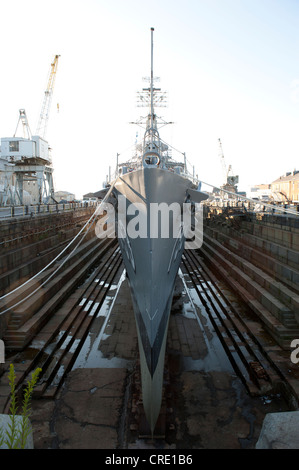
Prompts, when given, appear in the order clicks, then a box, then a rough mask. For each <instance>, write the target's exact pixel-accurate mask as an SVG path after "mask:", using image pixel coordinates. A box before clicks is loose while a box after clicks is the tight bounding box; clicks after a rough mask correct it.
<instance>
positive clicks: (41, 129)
mask: <svg viewBox="0 0 299 470" xmlns="http://www.w3.org/2000/svg"><path fill="white" fill-rule="evenodd" d="M59 57H60V55H55V57H54V60H53V62H52V63H51V67H50V72H49V76H48V80H47V87H46V90H45V95H44V100H43V104H42V109H41V113H40V116H39V121H38V124H37V129H36V135H39V136H40V137H42V138H43V139H44V138H45V136H46V131H47V125H48V120H49V113H50V107H51V100H52V95H53V89H54V83H55V78H56V72H57V66H58V58H59Z"/></svg>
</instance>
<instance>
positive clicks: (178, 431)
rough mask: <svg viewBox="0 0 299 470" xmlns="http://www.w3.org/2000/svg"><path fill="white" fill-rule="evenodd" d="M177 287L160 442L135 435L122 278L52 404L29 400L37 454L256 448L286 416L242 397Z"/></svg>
mask: <svg viewBox="0 0 299 470" xmlns="http://www.w3.org/2000/svg"><path fill="white" fill-rule="evenodd" d="M183 282H184V279H183V278H182V277H178V280H177V286H176V292H175V295H174V302H173V308H172V314H171V318H170V324H169V333H168V343H167V354H166V365H165V371H166V374H165V394H164V395H165V397H164V411H166V416H167V418H166V427H165V433H164V435H163V437H160V438H154V439H150V438H145V437H140V435H139V434H138V431H137V425H136V422H139V421H138V419H139V418H138V416H137V415H138V409H139V408H140V406H139V408H138V406H137V405H138V397H137V398H136V388H137V390H138V384H137V385H136V383H135V381H136V376H137V377H138V348H137V333H136V327H135V320H134V314H133V310H132V304H131V298H130V292H129V288H128V284H127V280H126V279H125V277H124V276H123V277H122V278H121V281H120V284H119V290H117V286H113V288H112V294H116V293H117V296H116V297H115V300H114V301H113V298H112V296H111V298H110V299H108V300H107V302H106V304H105V306H104V307H103V308H102V309H101V311H100V313H99V316H98V318H97V319H96V321H95V322H94V324H93V327H92V331H90V333H89V335H88V338H87V340H86V343H85V346H84V348H83V349H82V351H81V353H80V355H79V356H78V358H77V361H76V363H75V364H74V367H73V370H72V371H71V372H70V373H69V375H68V377H67V380H66V382H65V384H64V387H63V388H62V390H61V391H60V393H59V394H58V396H57V398H56V399H55V400H47V399H40V400H37V399H34V400H33V403H32V410H33V412H32V418H31V421H32V425H33V431H34V445H35V448H37V449H38V448H39V449H55V448H56V449H57V448H58V449H124V448H126V449H151V448H153V449H154V448H158V449H254V448H255V444H256V442H257V439H258V437H259V433H260V430H261V427H262V423H263V419H264V417H265V415H266V414H267V413H269V412H278V411H288V410H289V408H288V405H287V403H286V402H285V401H284V399H283V398H282V397H281V396H280V395H279V394H275V395H273V396H262V397H251V396H249V395H248V393H247V391H246V389H245V388H244V385H243V384H242V382H241V380H240V379H239V378H238V377H237V376H236V374H235V372H234V370H233V368H232V366H231V365H230V363H229V361H228V358H227V356H226V354H225V351H224V350H223V348H222V346H221V343H220V341H219V339H218V338H217V335H216V334H215V332H214V331H213V328H212V326H211V325H210V324H209V321H208V319H207V317H206V316H205V315H204V310H203V309H202V308H201V306H200V305H199V303H198V299H196V298H195V297H193V296H192V290H190V291H187V290H186V285H184V283H183ZM188 292H189V293H188ZM190 293H191V294H190ZM109 309H111V315H110V317H109V319H108V320H107V319H106V317H105V315H106V314H107V312H108V311H109ZM195 310H196V312H197V314H198V318H197V317H196V316H195ZM103 317H104V318H103ZM136 416H137V417H136Z"/></svg>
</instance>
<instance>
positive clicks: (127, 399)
mask: <svg viewBox="0 0 299 470" xmlns="http://www.w3.org/2000/svg"><path fill="white" fill-rule="evenodd" d="M89 216H90V211H88V210H87V209H86V212H84V211H82V212H75V211H74V212H72V213H69V214H67V215H66V214H64V215H62V214H52V215H51V217H50V216H49V215H48V216H47V217H48V219H46V218H44V219H42V217H43V216H40V218H39V217H36V219H34V224H35V227H34V228H33V227H32V225H30V224H29V222H31V223H33V221H32V219H33V218H32V217H31V218H26V217H24V218H22V221H21V219H19V220H16V219H14V220H13V221H11V222H7V221H6V222H5V223H4V222H3V224H5V227H7V228H6V230H7V232H6V235H5V237H6V239H5V243H3V245H2V246H3V247H4V249H3V251H2V252H1V259H2V260H3V263H2V264H1V266H3V271H2V277H1V281H2V284H1V287H2V294H3V293H5V292H6V291H7V290H8V289H9V287H10V286H12V285H17V283H18V282H20V279H18V277H17V272H18V271H19V272H23V273H25V274H24V275H22V276H19V277H20V278H21V277H22V278H23V279H25V278H27V279H29V278H30V276H32V275H34V274H35V273H37V272H38V271H39V270H40V269H41V266H42V264H41V261H39V260H40V259H41V257H43V263H44V264H43V265H46V264H47V263H48V262H49V260H51V259H53V257H54V256H55V255H56V254H57V253H58V252H59V251H58V250H61V249H62V248H63V247H65V246H67V242H68V240H71V238H72V237H73V236H74V234H75V233H78V231H79V230H80V228H81V227H82V226H83V225H84V223H85V222H86V220H88V217H89ZM288 219H289V218H284V217H278V216H269V215H265V216H262V215H260V216H257V215H255V214H239V213H238V214H226V213H223V212H221V213H218V214H213V213H211V212H210V213H209V214H207V219H206V225H205V228H204V244H203V247H202V249H201V250H199V251H196V252H194V253H187V252H186V253H185V255H184V257H183V260H182V265H181V269H180V272H179V275H178V277H177V282H176V291H175V295H174V301H173V306H172V313H171V318H170V325H169V332H168V342H167V351H166V362H165V376H164V396H163V406H162V410H161V416H160V418H159V422H158V426H157V429H156V430H155V435H154V437H153V438H151V437H150V436H149V435H148V429H147V426H146V423H145V420H144V416H143V412H142V397H141V393H140V392H141V391H140V379H139V363H138V352H137V334H136V328H135V322H134V315H133V310H132V305H131V299H130V293H129V289H128V284H127V280H126V277H125V273H124V269H123V265H122V262H121V259H120V258H119V254H118V249H117V244H113V243H112V242H111V244H105V243H106V242H103V241H100V240H98V239H96V238H95V237H94V235H93V233H92V230H90V231H89V232H88V236H87V237H86V239H85V240H84V242H83V243H82V244H81V245H80V247H78V250H80V251H79V252H75V253H73V254H72V255H70V254H71V251H69V252H67V253H68V254H69V255H70V257H69V259H68V262H67V263H65V264H64V265H63V267H62V269H61V271H59V274H58V273H57V275H55V276H54V277H53V279H52V284H51V283H49V285H48V284H45V286H44V290H43V297H42V301H38V299H40V297H38V296H37V295H36V296H34V295H33V296H32V297H30V298H29V299H28V301H27V304H26V305H24V304H21V305H19V306H18V307H13V308H11V309H10V312H8V313H7V315H6V318H5V321H2V323H1V324H0V328H1V336H0V337H2V338H3V339H4V341H5V344H6V345H7V350H6V363H5V365H4V366H3V367H2V376H1V382H0V405H1V408H2V409H1V412H7V410H8V401H7V397H8V392H9V389H8V384H7V378H6V370H7V367H8V365H9V363H10V362H12V363H14V365H15V369H16V373H17V378H18V385H19V387H21V386H22V383H23V381H24V380H25V379H26V377H27V376H28V374H30V372H31V371H32V370H33V369H34V368H35V367H37V366H41V367H42V368H43V374H42V377H41V382H40V383H39V384H38V386H37V388H36V392H35V395H34V398H33V403H32V408H33V414H32V419H31V421H32V426H33V432H34V445H35V447H36V448H40V449H48V448H50V449H51V448H52V449H54V448H59V449H77V448H99V449H140V448H149V449H152V448H157V449H254V448H255V444H256V442H257V439H258V437H259V433H260V430H261V427H262V423H263V420H264V417H265V416H266V415H267V414H268V413H271V412H283V411H292V410H296V409H297V407H298V397H299V386H298V367H299V366H298V365H297V364H294V363H293V362H292V361H291V360H290V353H291V347H290V343H291V341H292V339H294V338H299V323H298V322H297V318H298V311H297V305H298V304H297V302H298V282H297V279H298V278H297V275H299V265H298V256H299V253H298V251H299V228H298V227H297V225H296V223H295V222H294V221H293V219H292V220H288ZM46 221H47V222H46ZM20 224H23V226H22V227H21V225H20ZM9 225H11V227H10V229H9ZM12 225H13V227H14V228H13V230H14V235H15V234H16V233H19V234H20V233H22V237H23V241H22V244H20V243H17V242H13V241H12V240H13V237H12V236H11V232H9V230H12ZM58 227H59V228H58ZM42 228H43V229H45V228H48V231H46V230H44V233H43V235H42V234H41V230H42ZM27 232H28V233H27ZM2 233H3V232H2ZM25 235H27V236H25ZM9 237H10V239H9ZM41 237H42V238H41ZM57 237H59V243H58V238H57ZM14 238H19V237H15V236H14ZM4 260H5V263H6V264H5V265H4ZM60 262H61V261H60ZM26 266H27V267H26ZM50 269H52V271H51V272H53V269H54V267H52V266H51V267H50ZM55 269H56V265H55ZM48 274H49V273H48ZM43 275H45V274H44V273H43ZM38 281H39V282H41V279H40V278H38ZM50 284H51V285H50ZM28 288H29V287H28ZM30 288H31V289H32V290H33V289H34V286H31V287H30ZM32 290H31V292H32ZM28 292H30V290H29V291H28ZM10 302H11V304H10V306H11V305H13V302H12V301H11V299H10ZM4 307H5V306H4ZM2 308H3V303H2ZM1 310H2V309H1ZM11 311H12V313H11Z"/></svg>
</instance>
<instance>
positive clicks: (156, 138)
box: [111, 28, 208, 433]
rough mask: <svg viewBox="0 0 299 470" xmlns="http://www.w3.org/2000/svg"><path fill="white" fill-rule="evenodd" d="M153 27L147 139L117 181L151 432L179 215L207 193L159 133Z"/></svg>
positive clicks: (180, 239)
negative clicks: (159, 211) (156, 212)
mask: <svg viewBox="0 0 299 470" xmlns="http://www.w3.org/2000/svg"><path fill="white" fill-rule="evenodd" d="M153 32H154V29H153V28H151V76H150V85H149V87H148V88H146V89H143V94H144V97H145V102H146V103H147V106H148V108H149V109H148V114H147V117H146V123H145V133H144V138H143V143H142V145H141V146H140V149H139V150H140V153H139V154H138V155H135V156H134V158H132V159H131V160H130V161H128V162H126V164H122V165H119V167H118V177H117V179H116V181H114V183H113V198H114V205H115V207H116V213H117V235H118V239H119V245H120V248H121V252H122V256H123V261H124V264H125V268H126V272H127V277H128V281H129V285H130V290H131V294H132V301H133V306H134V313H135V319H136V326H137V334H138V344H139V354H140V364H141V379H142V399H143V406H144V410H145V415H146V417H147V420H148V423H149V426H150V429H151V432H152V433H153V432H154V428H155V424H156V421H157V418H158V416H159V412H160V408H161V400H162V385H163V371H164V357H165V347H166V338H167V331H168V321H169V315H170V310H171V304H172V297H173V290H174V282H175V278H176V275H177V272H178V268H179V265H180V262H181V256H182V253H183V250H184V246H185V239H186V233H185V231H184V229H183V222H181V221H180V222H179V223H177V219H178V218H179V219H180V218H181V214H182V212H183V205H184V204H187V205H188V204H189V205H190V206H191V204H192V200H193V201H195V202H196V203H199V202H200V201H201V200H204V199H206V198H207V197H208V196H207V195H206V194H205V193H202V192H200V191H198V190H197V189H198V188H197V186H196V185H195V184H194V183H193V182H192V178H190V177H188V176H187V175H186V173H185V165H184V163H183V162H177V161H175V160H173V159H172V157H171V156H169V153H168V146H167V145H166V144H165V143H164V142H163V141H162V140H161V138H160V135H159V130H158V128H159V122H158V117H157V115H156V113H155V109H154V108H155V103H157V102H158V101H159V96H158V95H159V92H160V89H157V88H155V87H154V78H153ZM111 186H112V184H111ZM111 189H112V188H111ZM161 204H162V205H163V207H167V208H174V207H177V208H179V214H178V213H176V212H175V211H172V210H169V211H167V217H168V218H169V220H168V223H169V225H168V227H169V230H168V232H167V234H166V236H165V233H164V232H163V227H162V223H163V220H162V219H163V217H160V218H158V220H157V219H155V221H153V217H152V211H151V209H152V208H157V207H161ZM136 210H137V211H138V214H139V217H138V224H137V223H136V219H135V216H136ZM134 225H135V226H136V225H138V233H137V236H136V231H135V232H134V233H132V232H133V231H132V226H134ZM141 225H142V227H141ZM135 228H136V227H135ZM130 229H131V230H130Z"/></svg>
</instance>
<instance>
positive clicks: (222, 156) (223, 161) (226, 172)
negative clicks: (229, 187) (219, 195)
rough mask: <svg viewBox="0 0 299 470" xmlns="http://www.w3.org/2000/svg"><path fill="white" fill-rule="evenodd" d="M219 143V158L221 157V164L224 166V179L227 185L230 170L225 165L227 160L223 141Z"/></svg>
mask: <svg viewBox="0 0 299 470" xmlns="http://www.w3.org/2000/svg"><path fill="white" fill-rule="evenodd" d="M218 142H219V156H220V160H221V164H222V171H223V179H224V184H225V183H226V180H227V174H228V170H227V168H226V164H225V160H224V154H223V150H222V144H221V140H220V139H218Z"/></svg>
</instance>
